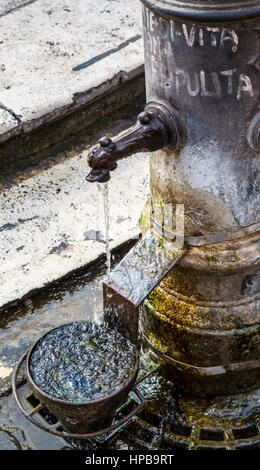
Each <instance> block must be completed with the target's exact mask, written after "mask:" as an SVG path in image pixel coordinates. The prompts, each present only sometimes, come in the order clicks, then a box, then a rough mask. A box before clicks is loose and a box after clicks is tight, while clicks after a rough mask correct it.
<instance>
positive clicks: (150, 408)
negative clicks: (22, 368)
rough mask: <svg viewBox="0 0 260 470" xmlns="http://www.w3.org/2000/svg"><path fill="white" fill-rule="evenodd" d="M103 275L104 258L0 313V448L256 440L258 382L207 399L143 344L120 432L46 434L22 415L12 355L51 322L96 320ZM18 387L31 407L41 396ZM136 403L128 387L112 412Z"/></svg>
mask: <svg viewBox="0 0 260 470" xmlns="http://www.w3.org/2000/svg"><path fill="white" fill-rule="evenodd" d="M128 249H129V247H128ZM121 257H122V253H121V254H120V256H117V262H118V260H119V259H120V258H121ZM104 277H105V266H103V265H102V264H100V265H99V267H98V271H97V270H96V269H93V270H91V269H90V268H89V269H88V270H87V272H82V273H81V274H79V275H75V276H74V277H72V278H70V279H69V280H68V281H64V282H63V283H62V284H61V285H57V286H53V287H52V288H50V289H49V290H48V291H46V292H45V293H43V294H38V295H37V296H35V297H33V298H31V299H27V300H26V301H25V305H24V306H23V307H21V308H20V309H18V310H17V309H16V310H13V311H10V312H9V313H8V316H7V315H3V316H2V317H1V318H2V319H1V324H0V355H1V356H0V357H1V362H0V391H1V394H0V395H1V396H0V449H1V450H8V449H22V450H27V449H33V450H35V449H39V450H60V449H67V450H74V449H95V448H106V449H121V450H125V449H134V450H138V449H140V450H143V449H154V450H156V449H161V450H165V451H167V452H171V451H173V452H174V451H175V450H176V449H181V450H185V449H193V450H200V449H206V450H207V449H215V448H218V449H249V450H250V449H255V448H259V445H260V390H256V391H253V392H250V393H248V394H245V395H236V396H231V397H229V396H227V397H219V398H216V397H211V398H208V399H206V398H200V397H192V396H189V397H188V396H185V395H183V394H182V393H180V392H179V391H178V390H176V389H175V387H174V385H173V384H172V383H170V382H168V381H167V380H166V379H165V378H164V376H163V366H162V365H160V363H159V362H158V360H156V358H155V357H154V355H153V354H152V353H151V351H149V350H147V349H146V348H145V347H144V346H143V347H142V351H141V361H140V371H139V376H138V379H137V388H138V389H139V391H140V392H141V393H142V394H143V396H144V397H145V399H146V401H147V403H146V406H145V408H143V409H142V410H141V412H139V414H138V416H135V417H134V418H133V419H132V420H131V421H130V422H129V423H128V424H127V425H126V426H125V427H124V428H122V429H121V430H119V432H116V433H114V434H113V433H112V435H109V436H105V437H103V438H101V439H99V440H95V441H82V440H81V441H79V440H73V441H71V440H67V439H65V438H61V437H56V436H53V435H50V434H48V433H47V432H45V431H43V430H41V429H39V428H38V427H36V426H35V425H33V424H32V423H30V422H29V421H28V420H26V418H25V417H24V416H23V415H22V414H21V412H20V411H19V410H18V408H17V406H16V404H15V401H14V397H13V395H12V394H11V393H10V378H11V374H12V371H13V367H14V365H15V363H16V362H17V361H18V359H19V358H20V357H21V355H22V354H23V352H24V351H26V350H27V348H28V347H29V346H30V345H31V344H33V343H34V342H35V341H36V340H37V339H39V337H41V336H42V335H44V334H45V333H47V332H48V331H50V330H51V329H53V328H56V327H58V326H60V325H63V324H65V323H71V322H73V321H82V320H83V321H86V320H89V321H96V322H97V323H98V324H100V323H101V322H102V318H103V309H102V282H103V279H104ZM94 306H95V307H94ZM158 368H159V369H158ZM149 373H150V375H149ZM19 395H20V396H21V398H22V400H23V403H26V408H27V409H28V410H31V409H32V408H34V407H35V406H37V404H38V403H39V402H38V401H37V399H36V398H35V397H34V396H33V395H32V392H31V391H30V389H29V387H28V385H27V384H23V385H22V384H21V386H20V388H19ZM135 406H136V401H135V400H134V399H133V396H132V395H131V396H129V400H128V402H127V403H126V404H125V407H124V408H123V409H120V410H118V411H117V415H116V418H115V419H120V418H122V417H123V416H125V415H126V414H127V413H129V411H131V410H132V409H133V408H134V407H135ZM35 416H36V415H35ZM37 420H39V421H40V422H41V423H42V424H45V425H46V426H49V425H54V426H55V425H56V424H57V426H58V425H59V423H58V422H57V420H55V417H53V416H52V415H51V414H50V413H49V412H48V410H46V409H45V410H44V409H43V410H41V411H40V412H39V413H38V414H37ZM55 423H56V424H55Z"/></svg>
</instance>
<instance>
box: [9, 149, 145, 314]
mask: <svg viewBox="0 0 260 470" xmlns="http://www.w3.org/2000/svg"><path fill="white" fill-rule="evenodd" d="M86 154H87V151H86V152H83V153H81V154H79V155H76V156H75V157H74V158H70V159H68V160H65V161H64V162H63V163H61V164H58V165H55V166H54V167H53V168H50V169H48V170H46V171H44V172H42V173H40V174H38V175H36V176H33V177H31V178H29V179H27V180H26V181H23V182H22V183H20V184H19V185H16V186H13V187H11V188H10V189H9V190H8V191H6V192H3V193H2V194H1V195H0V204H1V213H0V244H1V252H0V277H1V289H0V306H3V305H6V304H10V303H11V302H14V301H16V300H17V299H21V298H22V297H24V296H25V295H26V294H28V292H31V291H33V290H38V289H41V288H42V287H44V286H45V285H48V284H49V283H51V282H53V281H55V280H57V279H59V278H61V277H63V276H64V275H66V274H67V273H68V272H70V271H73V270H75V269H77V268H80V267H82V266H84V265H86V264H88V263H90V262H92V261H93V260H95V259H97V258H98V257H99V256H100V255H101V254H103V253H104V252H105V225H104V210H103V199H102V193H101V189H100V188H101V186H100V185H96V184H94V185H93V184H90V183H87V182H86V180H85V177H86V174H87V172H88V167H87V162H86ZM148 187H149V177H148V159H147V157H146V155H144V154H140V155H139V156H137V155H136V156H134V157H132V158H130V159H128V160H124V161H122V162H120V165H119V168H118V170H117V171H116V172H114V174H113V177H112V178H111V181H110V183H109V202H110V220H111V222H110V243H111V247H112V248H114V247H116V246H118V245H120V244H122V243H124V242H125V241H127V240H129V239H131V238H134V237H138V234H139V218H140V213H141V210H142V207H143V205H144V204H145V202H146V199H147V196H148Z"/></svg>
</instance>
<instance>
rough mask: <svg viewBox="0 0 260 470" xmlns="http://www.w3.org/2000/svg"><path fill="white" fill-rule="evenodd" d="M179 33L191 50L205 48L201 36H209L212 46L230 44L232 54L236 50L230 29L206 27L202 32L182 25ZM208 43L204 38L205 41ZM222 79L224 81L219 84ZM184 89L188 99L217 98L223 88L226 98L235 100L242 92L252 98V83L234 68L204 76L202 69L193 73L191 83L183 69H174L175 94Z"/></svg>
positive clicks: (187, 73)
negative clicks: (197, 46) (199, 96)
mask: <svg viewBox="0 0 260 470" xmlns="http://www.w3.org/2000/svg"><path fill="white" fill-rule="evenodd" d="M182 34H183V36H184V38H185V41H186V43H187V46H188V47H193V46H194V45H195V44H199V45H200V46H202V47H203V46H204V45H205V35H206V34H207V36H208V35H209V43H210V45H211V46H212V47H224V46H225V45H226V44H228V43H229V44H231V48H232V51H233V53H235V52H237V49H238V43H239V40H238V36H237V34H236V32H235V31H234V30H233V29H225V28H224V29H219V28H213V27H207V28H206V30H203V29H202V28H199V29H197V28H196V27H195V26H192V27H191V28H190V30H188V28H187V25H186V24H183V25H182ZM207 42H208V38H207ZM235 78H236V89H235V90H234V79H235ZM223 80H224V81H223ZM183 86H184V87H185V88H186V90H187V92H188V94H189V95H190V96H197V95H201V96H209V97H213V98H214V97H216V98H221V97H222V94H223V91H222V87H223V86H224V87H225V90H226V91H227V94H228V95H233V94H234V93H235V94H236V98H237V100H238V101H239V100H240V99H241V98H242V96H243V94H244V93H246V94H248V95H250V96H254V90H253V86H252V82H251V80H250V78H249V77H248V75H246V74H244V73H238V72H237V70H236V69H230V70H222V71H219V72H211V73H206V72H205V71H204V70H200V71H199V72H195V73H194V78H193V80H192V79H191V76H190V74H189V72H188V71H187V70H184V69H177V70H176V92H177V93H178V94H179V93H180V91H181V88H182V87H183Z"/></svg>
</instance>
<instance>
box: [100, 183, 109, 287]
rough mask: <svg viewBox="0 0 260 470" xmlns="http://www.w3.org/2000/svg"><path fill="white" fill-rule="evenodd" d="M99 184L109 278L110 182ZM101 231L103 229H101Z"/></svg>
mask: <svg viewBox="0 0 260 470" xmlns="http://www.w3.org/2000/svg"><path fill="white" fill-rule="evenodd" d="M97 184H98V190H99V194H101V195H102V199H103V220H101V217H100V215H99V226H100V227H103V226H105V243H106V265H107V278H108V279H109V278H110V272H111V247H110V239H109V226H110V214H109V188H108V183H103V184H99V183H97ZM100 232H101V230H100Z"/></svg>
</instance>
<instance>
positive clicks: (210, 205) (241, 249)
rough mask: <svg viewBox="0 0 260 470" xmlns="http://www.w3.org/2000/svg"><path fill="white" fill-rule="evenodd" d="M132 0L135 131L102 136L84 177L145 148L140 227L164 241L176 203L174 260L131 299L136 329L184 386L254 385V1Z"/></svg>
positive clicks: (257, 225)
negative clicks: (139, 10) (138, 86)
mask: <svg viewBox="0 0 260 470" xmlns="http://www.w3.org/2000/svg"><path fill="white" fill-rule="evenodd" d="M142 2H143V4H144V7H143V24H144V42H145V71H146V88H147V101H148V105H147V109H146V114H142V115H141V117H139V123H138V124H137V127H138V136H137V137H136V128H134V129H133V128H132V129H130V131H127V132H126V133H125V134H124V136H123V137H122V136H121V137H119V138H118V139H116V140H115V141H113V140H111V139H108V140H106V139H103V140H102V141H101V146H100V147H99V148H96V149H94V150H93V152H92V153H91V154H90V157H89V163H90V166H91V167H92V171H91V173H90V175H89V177H88V179H89V181H101V182H102V181H107V180H108V179H109V171H111V170H114V169H115V167H116V163H115V162H116V160H118V159H120V158H123V157H125V156H128V155H129V154H130V153H136V152H137V151H140V150H148V151H152V152H153V153H152V155H151V159H150V169H151V171H150V173H151V198H150V201H149V204H148V207H146V210H145V214H147V213H149V221H147V215H146V216H143V220H145V223H144V224H143V227H146V228H144V229H143V236H144V238H145V233H144V232H145V230H147V226H149V229H150V233H154V234H156V236H159V237H161V240H163V241H165V242H167V246H168V247H169V246H171V243H172V244H173V245H174V239H175V232H176V230H175V227H176V220H175V214H176V207H177V206H178V205H184V209H185V237H184V247H183V253H182V254H181V256H180V257H179V259H178V263H177V264H175V266H174V267H172V269H171V270H170V272H169V265H167V266H166V267H165V269H164V272H162V270H161V271H160V273H159V274H158V279H157V283H158V282H159V281H160V283H159V285H158V286H157V287H155V285H156V282H154V285H153V286H152V287H153V290H152V292H151V293H150V295H149V296H148V297H147V298H146V300H144V299H142V301H143V300H144V302H143V304H142V307H141V325H142V332H143V335H144V337H145V338H146V340H147V341H148V342H149V344H150V345H151V347H152V348H153V349H154V350H155V351H156V353H157V354H158V355H159V356H160V357H162V359H163V360H164V361H166V362H167V364H168V373H169V377H170V378H171V379H172V380H173V381H174V382H175V383H178V384H180V385H181V386H182V388H184V389H186V390H188V391H191V392H193V393H203V394H228V393H233V392H234V393H237V392H241V391H243V390H250V389H254V388H257V387H259V385H260V359H259V358H260V331H259V330H260V328H259V317H260V304H259V291H260V289H259V287H260V275H259V272H260V271H259V266H260V256H259V252H260V250H259V248H260V217H259V215H260V204H259V203H260V193H259V167H260V164H259V149H260V108H259V94H260V7H259V2H258V1H257V0H250V1H249V0H248V1H243V2H242V1H241V2H239V1H237V2H234V1H229V0H227V1H226V2H225V3H224V4H223V1H221V2H220V1H219V0H214V1H212V2H210V3H209V2H208V1H205V0H201V1H200V2H197V1H195V0H189V2H187V1H186V0H183V1H175V0H158V1H155V0H142ZM140 122H141V124H140ZM140 126H141V129H140ZM152 131H153V132H152ZM158 135H159V138H158ZM133 136H134V138H133ZM155 136H156V138H155ZM165 249H167V248H165ZM185 250H186V251H185ZM184 251H185V252H184ZM175 262H176V261H175ZM126 264H127V263H126V262H125V265H126ZM173 264H174V261H173V262H172V265H173ZM148 268H149V267H148ZM148 271H149V269H148ZM164 276H165V277H164ZM163 277H164V279H163V280H162V278H163ZM112 280H113V273H112ZM112 287H113V286H112ZM114 287H115V283H114ZM123 287H124V286H123ZM154 287H155V288H154ZM115 290H116V289H115ZM133 290H134V287H133ZM150 290H151V289H150ZM148 291H149V289H147V294H148ZM122 292H123V289H121V291H120V293H121V295H122ZM149 292H150V291H149ZM133 303H134V302H133ZM135 305H138V302H136V303H135Z"/></svg>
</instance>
